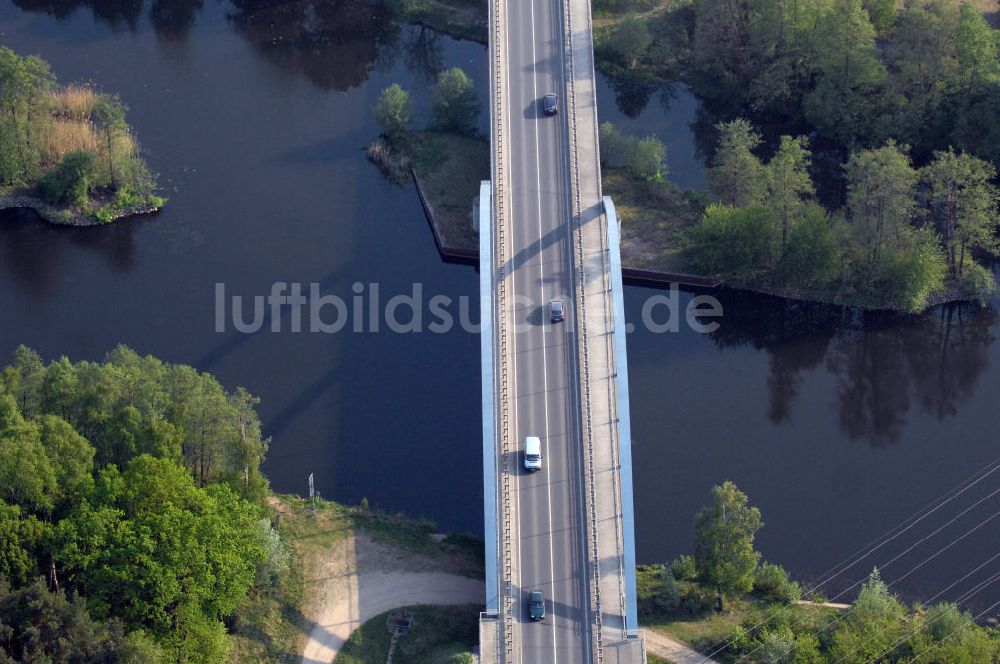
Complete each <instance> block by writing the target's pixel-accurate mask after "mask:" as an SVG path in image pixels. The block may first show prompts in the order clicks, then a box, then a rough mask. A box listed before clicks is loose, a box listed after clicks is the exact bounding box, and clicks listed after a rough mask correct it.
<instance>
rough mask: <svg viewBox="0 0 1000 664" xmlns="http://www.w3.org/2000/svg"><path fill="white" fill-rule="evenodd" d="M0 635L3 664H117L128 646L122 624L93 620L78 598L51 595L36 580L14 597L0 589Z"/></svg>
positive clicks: (12, 593)
mask: <svg viewBox="0 0 1000 664" xmlns="http://www.w3.org/2000/svg"><path fill="white" fill-rule="evenodd" d="M0 634H3V635H4V638H2V639H0V660H2V661H5V662H81V663H84V662H86V663H97V662H117V661H121V660H120V659H119V656H120V653H122V652H123V651H125V650H127V649H128V643H129V638H128V637H126V636H125V633H124V631H123V629H122V626H121V623H118V622H116V621H113V622H111V623H108V624H104V623H100V622H98V621H96V620H94V619H93V618H91V616H90V614H89V613H88V611H87V607H86V605H85V603H84V600H83V599H82V598H80V597H78V596H76V595H74V594H72V593H71V594H69V595H67V594H66V593H64V592H62V591H58V592H50V591H49V590H48V589H47V588H46V587H45V583H44V582H43V581H42V580H41V579H39V580H37V581H36V582H35V583H33V584H31V585H29V586H26V587H24V588H21V589H18V590H13V591H11V590H8V589H6V588H3V587H2V586H0ZM4 655H6V657H4ZM151 661H154V662H155V660H151Z"/></svg>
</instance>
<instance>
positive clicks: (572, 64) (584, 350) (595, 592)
mask: <svg viewBox="0 0 1000 664" xmlns="http://www.w3.org/2000/svg"><path fill="white" fill-rule="evenodd" d="M562 7H563V22H564V25H563V31H564V41H563V48H564V51H565V52H564V54H563V55H564V58H565V62H566V70H565V71H566V87H567V90H566V92H567V97H568V102H569V103H568V104H566V107H567V109H568V114H567V118H568V120H567V121H568V129H569V175H570V190H571V207H572V210H571V212H572V218H573V220H574V227H575V231H576V232H575V236H576V248H575V251H574V254H575V258H576V275H575V276H576V277H577V284H576V288H577V297H576V304H577V306H576V312H577V314H576V321H577V337H578V339H579V340H580V344H579V348H580V354H579V358H578V359H579V368H578V370H579V374H580V381H581V383H582V386H583V389H582V390H581V393H582V394H581V404H580V406H581V410H582V411H583V413H582V418H581V420H582V421H581V434H582V438H583V443H584V445H583V447H584V473H585V477H584V487H585V494H586V496H585V502H586V505H585V512H586V516H587V521H588V524H587V525H588V528H587V529H588V530H589V531H590V532H589V536H588V538H587V549H588V556H589V558H590V561H589V566H590V569H591V574H590V575H589V578H588V585H589V587H590V598H591V607H592V608H593V611H594V615H593V621H594V623H593V624H594V629H593V632H592V635H591V636H592V643H593V645H592V647H593V650H594V658H593V659H594V661H596V662H603V661H604V635H603V624H602V623H603V612H602V608H601V569H600V547H599V546H598V527H597V526H598V524H597V495H596V494H597V479H596V475H595V470H594V430H593V415H592V409H591V405H592V401H591V390H590V384H591V381H590V358H589V351H588V344H587V315H586V309H587V305H586V301H587V284H586V270H585V269H584V268H585V266H584V256H585V254H584V246H583V233H582V224H583V216H582V215H583V205H582V202H581V192H580V189H581V187H580V154H579V135H578V122H577V114H576V108H577V96H576V69H575V68H576V58H575V55H574V51H573V18H572V7H571V0H563V3H562Z"/></svg>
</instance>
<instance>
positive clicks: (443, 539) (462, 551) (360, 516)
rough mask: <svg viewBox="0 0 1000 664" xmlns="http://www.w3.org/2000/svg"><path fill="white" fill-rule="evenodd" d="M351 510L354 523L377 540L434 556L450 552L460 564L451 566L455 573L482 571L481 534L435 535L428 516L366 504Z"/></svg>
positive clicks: (475, 575) (473, 575) (479, 573)
mask: <svg viewBox="0 0 1000 664" xmlns="http://www.w3.org/2000/svg"><path fill="white" fill-rule="evenodd" d="M348 511H349V515H350V519H351V521H352V523H353V524H354V526H355V527H356V528H358V529H359V530H361V531H363V532H364V533H365V534H367V535H368V536H370V537H371V538H372V539H373V540H375V541H376V542H379V543H381V544H385V545H387V546H391V547H393V548H395V549H400V550H403V551H407V552H409V553H413V554H417V555H422V556H428V557H432V558H437V557H442V556H450V557H453V558H454V560H455V562H456V565H457V566H456V567H455V568H454V569H452V570H451V571H452V572H453V573H455V574H462V575H465V576H468V577H471V578H480V577H482V575H483V567H482V563H483V559H484V555H485V552H484V549H483V546H484V545H483V541H482V540H481V539H479V538H476V537H472V536H471V535H456V534H449V535H444V536H439V537H434V536H433V535H435V533H436V532H437V526H436V524H435V523H434V522H433V521H430V520H429V519H415V518H413V517H409V516H406V515H404V514H387V513H385V512H379V511H376V510H368V509H363V508H354V509H350V510H348Z"/></svg>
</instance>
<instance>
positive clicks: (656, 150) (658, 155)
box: [629, 134, 667, 181]
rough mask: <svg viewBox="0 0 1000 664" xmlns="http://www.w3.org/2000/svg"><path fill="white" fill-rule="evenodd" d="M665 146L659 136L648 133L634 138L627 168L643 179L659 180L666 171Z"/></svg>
mask: <svg viewBox="0 0 1000 664" xmlns="http://www.w3.org/2000/svg"><path fill="white" fill-rule="evenodd" d="M666 160H667V147H666V146H665V145H664V144H663V141H661V140H660V139H659V138H657V137H656V136H655V135H653V134H650V135H649V136H646V137H645V138H641V139H636V140H635V141H634V142H633V143H632V146H631V149H630V156H629V170H631V171H632V173H633V174H634V175H636V176H637V177H640V178H643V179H645V180H656V181H660V180H662V179H663V176H664V174H665V172H666V169H667V167H666Z"/></svg>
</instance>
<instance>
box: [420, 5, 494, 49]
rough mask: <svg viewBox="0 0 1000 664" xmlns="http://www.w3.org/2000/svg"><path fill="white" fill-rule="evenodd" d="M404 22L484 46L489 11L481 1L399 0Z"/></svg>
mask: <svg viewBox="0 0 1000 664" xmlns="http://www.w3.org/2000/svg"><path fill="white" fill-rule="evenodd" d="M400 6H401V9H402V11H401V14H402V18H403V20H405V21H406V22H407V23H412V24H414V25H419V26H424V27H428V28H431V29H432V30H436V31H437V32H441V33H443V34H446V35H450V36H452V37H454V38H456V39H468V40H469V41H474V42H478V43H480V44H486V43H487V42H488V41H489V40H488V34H487V30H488V25H487V20H486V19H487V16H488V7H487V4H486V2H484V0H401V3H400Z"/></svg>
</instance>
